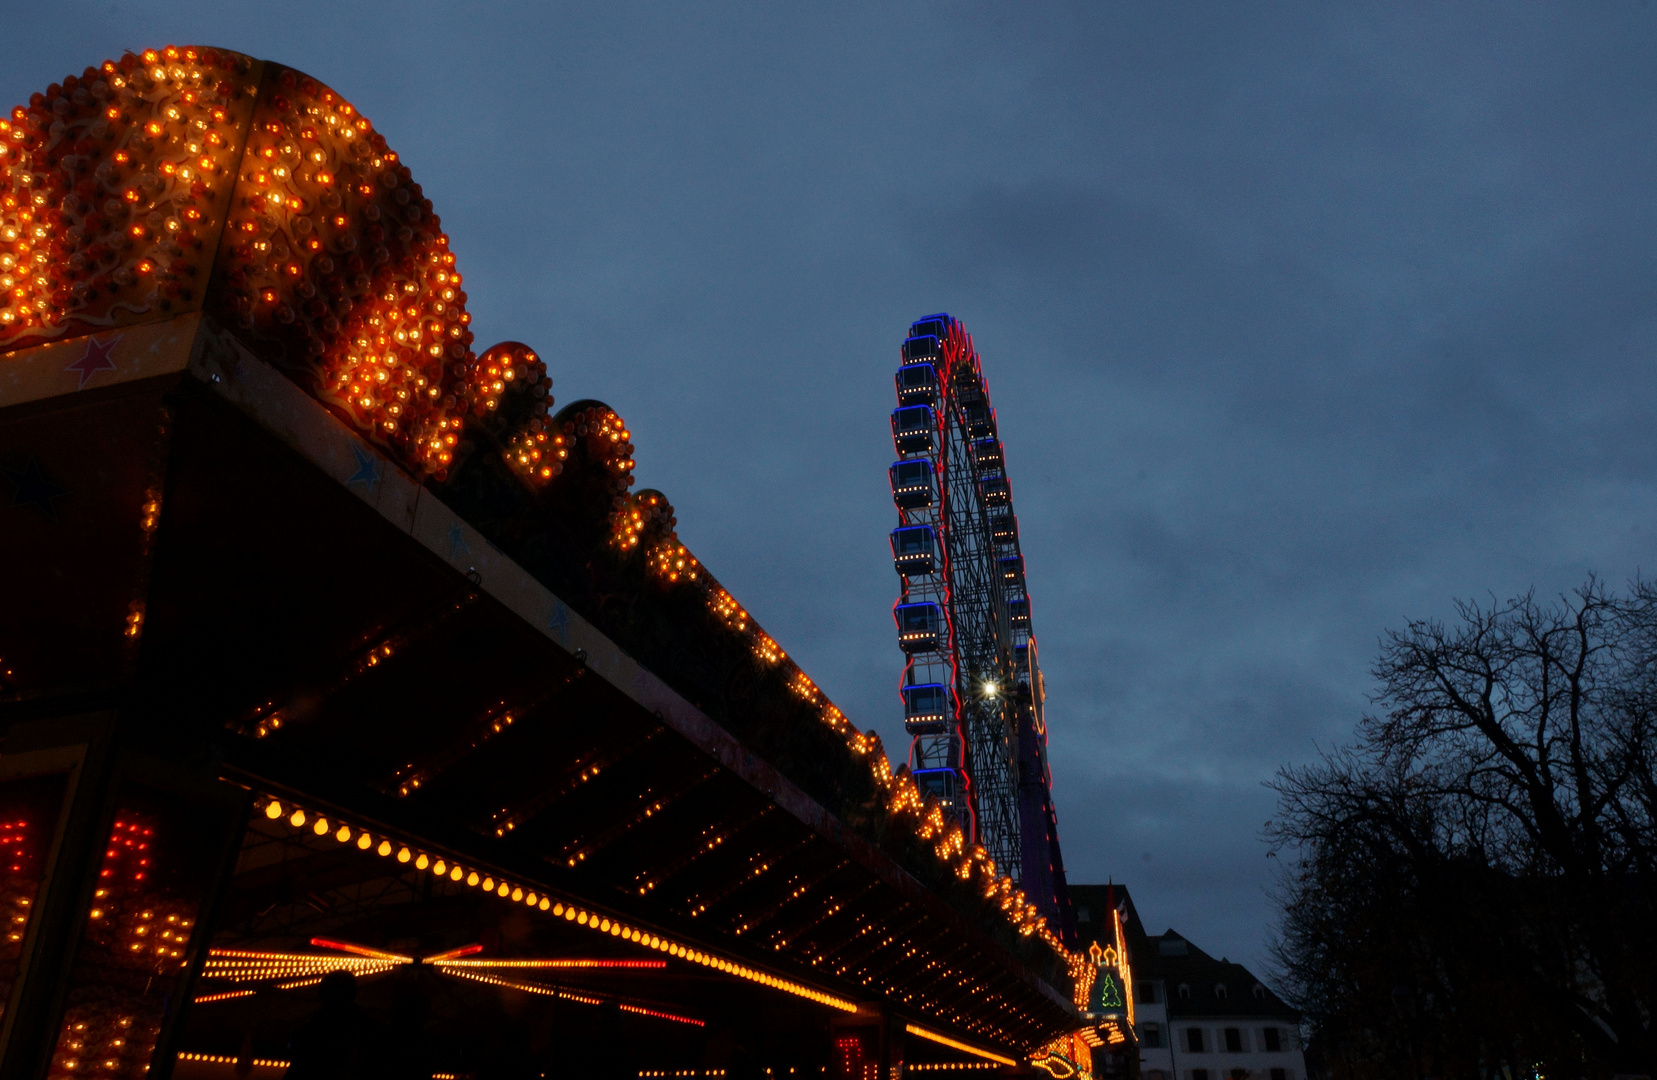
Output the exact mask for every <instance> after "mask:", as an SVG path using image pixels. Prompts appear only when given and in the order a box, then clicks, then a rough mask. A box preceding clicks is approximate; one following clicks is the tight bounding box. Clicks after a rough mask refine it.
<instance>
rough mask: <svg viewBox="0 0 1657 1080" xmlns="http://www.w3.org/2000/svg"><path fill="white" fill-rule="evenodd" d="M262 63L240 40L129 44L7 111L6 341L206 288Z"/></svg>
mask: <svg viewBox="0 0 1657 1080" xmlns="http://www.w3.org/2000/svg"><path fill="white" fill-rule="evenodd" d="M151 55H153V56H156V57H157V59H156V60H154V61H151V60H149V59H147V57H149V56H151ZM252 75H253V72H252V64H251V62H250V61H249V60H248V59H247V58H246V57H244V56H239V55H237V54H235V53H226V52H219V51H216V50H212V49H199V50H198V49H178V48H168V49H164V50H161V51H160V52H153V51H152V52H151V53H146V54H145V56H144V57H138V56H134V55H133V54H131V53H128V54H127V55H125V56H123V57H122V58H121V59H120V61H119V62H116V61H105V62H104V63H103V64H102V65H101V66H99V67H96V68H91V67H89V68H87V69H86V70H85V71H83V72H82V73H81V74H80V75H78V76H74V75H71V76H69V77H67V78H65V79H64V80H63V83H62V84H61V85H59V84H57V83H54V84H52V86H50V87H48V88H47V91H46V93H44V94H36V95H34V96H33V97H31V98H30V102H29V104H28V105H27V106H18V107H17V108H15V109H13V110H12V112H11V115H10V117H9V118H8V119H0V192H4V194H3V195H0V351H4V350H10V349H13V348H19V347H22V346H26V345H30V344H35V343H38V342H40V341H48V340H53V339H55V338H60V337H63V336H66V335H68V334H72V333H85V332H88V331H95V330H97V329H99V328H102V327H108V326H113V325H117V324H120V323H127V322H132V321H134V320H135V319H142V318H146V317H148V318H154V317H157V316H159V315H164V314H165V313H166V312H167V311H170V310H173V309H174V308H176V307H181V306H183V305H189V304H192V303H194V302H198V301H199V300H200V299H201V297H202V295H203V292H204V290H205V287H206V285H207V278H208V272H207V271H208V266H207V264H208V262H209V261H210V260H211V258H212V255H213V251H214V248H215V247H216V241H217V238H218V231H219V228H218V227H219V222H220V221H221V220H222V219H223V216H224V212H225V208H226V205H227V204H228V201H229V196H230V188H231V174H232V173H233V171H234V168H235V162H236V156H237V154H239V152H240V148H241V141H242V140H241V137H240V134H239V128H240V126H241V125H243V124H245V122H246V120H247V116H248V112H249V109H250V102H251V95H250V93H249V91H250V90H251V89H252V81H251V80H252Z"/></svg>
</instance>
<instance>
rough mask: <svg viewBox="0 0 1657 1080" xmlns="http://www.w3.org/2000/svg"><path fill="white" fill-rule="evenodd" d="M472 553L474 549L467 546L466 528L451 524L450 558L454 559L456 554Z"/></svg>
mask: <svg viewBox="0 0 1657 1080" xmlns="http://www.w3.org/2000/svg"><path fill="white" fill-rule="evenodd" d="M471 553H472V549H471V548H469V547H467V546H466V530H465V529H463V528H461V527H460V526H459V525H451V526H450V527H449V558H450V559H453V558H454V557H455V556H456V555H461V554H465V555H470V554H471Z"/></svg>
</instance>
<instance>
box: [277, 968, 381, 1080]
mask: <svg viewBox="0 0 1657 1080" xmlns="http://www.w3.org/2000/svg"><path fill="white" fill-rule="evenodd" d="M317 997H318V998H319V999H320V1000H321V1002H322V1007H321V1008H320V1009H318V1010H317V1011H316V1013H315V1014H314V1015H313V1016H312V1017H311V1018H310V1019H309V1020H307V1021H305V1023H304V1025H303V1026H301V1027H300V1029H299V1030H298V1031H296V1032H294V1035H293V1039H292V1041H291V1042H289V1044H288V1052H289V1058H288V1060H289V1061H290V1062H291V1064H290V1065H289V1066H288V1071H287V1072H286V1073H284V1074H283V1080H354V1078H355V1077H358V1076H360V1075H362V1074H363V1073H364V1072H366V1069H365V1068H364V1066H365V1065H366V1064H367V1063H366V1062H364V1061H363V1051H364V1049H365V1048H366V1047H367V1046H368V1044H369V1038H370V1036H371V1034H372V1033H371V1032H370V1030H369V1028H370V1025H369V1022H368V1018H367V1017H366V1016H364V1015H363V1011H362V1010H361V1009H359V1008H358V1007H357V977H356V976H355V975H353V974H351V973H350V972H349V971H330V972H329V973H328V974H326V975H324V976H323V977H322V982H321V983H320V984H319V985H318V986H317Z"/></svg>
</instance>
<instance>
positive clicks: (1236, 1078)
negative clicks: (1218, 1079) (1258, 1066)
mask: <svg viewBox="0 0 1657 1080" xmlns="http://www.w3.org/2000/svg"><path fill="white" fill-rule="evenodd" d="M1231 1080H1249V1071H1248V1070H1247V1069H1232V1070H1231Z"/></svg>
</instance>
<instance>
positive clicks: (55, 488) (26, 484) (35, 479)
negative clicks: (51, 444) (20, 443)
mask: <svg viewBox="0 0 1657 1080" xmlns="http://www.w3.org/2000/svg"><path fill="white" fill-rule="evenodd" d="M0 472H4V473H5V474H6V479H7V480H10V481H11V482H12V485H13V486H14V487H15V488H16V491H15V492H14V493H13V494H12V505H13V506H33V507H37V508H38V509H39V510H40V511H41V512H42V513H44V514H45V515H46V516H47V517H49V518H51V519H52V520H53V521H56V520H57V519H58V510H57V507H55V506H53V505H52V500H53V499H59V498H62V497H63V496H65V495H67V494H69V489H68V488H66V487H64V486H62V485H61V484H57V483H54V482H53V480H52V479H51V477H49V476H47V475H46V472H45V470H43V469H42V468H41V467H40V459H39V458H37V457H35V456H34V455H33V454H30V455H29V456H28V458H27V459H26V460H25V461H24V462H23V467H22V468H21V469H0Z"/></svg>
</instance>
